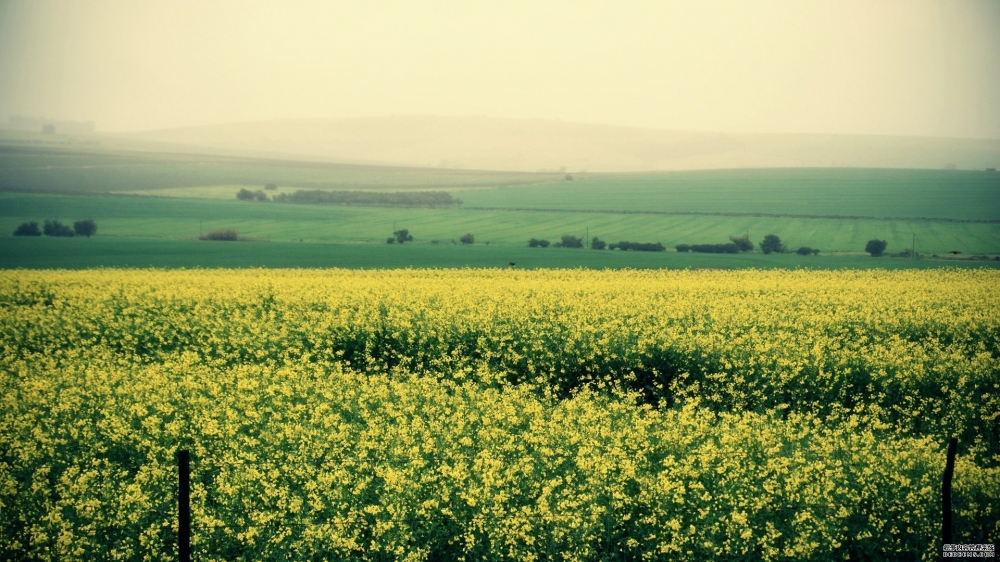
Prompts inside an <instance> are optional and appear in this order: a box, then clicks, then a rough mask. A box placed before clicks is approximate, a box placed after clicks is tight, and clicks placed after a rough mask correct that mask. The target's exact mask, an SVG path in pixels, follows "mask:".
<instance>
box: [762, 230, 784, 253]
mask: <svg viewBox="0 0 1000 562" xmlns="http://www.w3.org/2000/svg"><path fill="white" fill-rule="evenodd" d="M760 251H762V252H764V253H765V254H770V253H771V252H776V253H781V252H784V251H785V245H784V244H782V243H781V238H778V235H776V234H768V235H767V236H765V237H764V240H763V241H762V242H761V243H760Z"/></svg>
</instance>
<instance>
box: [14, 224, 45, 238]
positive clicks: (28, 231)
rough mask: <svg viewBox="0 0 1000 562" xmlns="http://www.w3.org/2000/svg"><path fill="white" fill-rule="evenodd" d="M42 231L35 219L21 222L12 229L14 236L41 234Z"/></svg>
mask: <svg viewBox="0 0 1000 562" xmlns="http://www.w3.org/2000/svg"><path fill="white" fill-rule="evenodd" d="M41 235H42V231H41V230H39V229H38V223H37V222H35V221H31V222H24V223H21V226H19V227H17V229H15V230H14V236H41Z"/></svg>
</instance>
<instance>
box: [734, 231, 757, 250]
mask: <svg viewBox="0 0 1000 562" xmlns="http://www.w3.org/2000/svg"><path fill="white" fill-rule="evenodd" d="M729 239H730V240H732V241H733V244H736V247H737V248H739V250H740V251H741V252H752V251H753V242H751V241H750V235H749V234H744V235H743V236H740V237H739V238H737V237H736V236H730V237H729Z"/></svg>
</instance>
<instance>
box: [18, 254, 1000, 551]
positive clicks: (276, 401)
mask: <svg viewBox="0 0 1000 562" xmlns="http://www.w3.org/2000/svg"><path fill="white" fill-rule="evenodd" d="M998 286H1000V274H998V273H997V272H993V271H989V270H973V271H969V270H934V271H900V272H886V271H838V272H813V271H754V270H749V271H739V272H719V271H684V272H665V271H652V272H637V271H586V270H572V271H515V270H394V271H347V270H241V271H232V270H229V271H226V270H193V271H184V270H178V271H150V270H91V271H81V272H68V271H16V272H4V273H2V274H0V352H2V357H0V389H2V390H0V558H3V559H16V560H68V559H81V560H82V559H109V560H140V559H143V560H161V559H162V560H171V559H174V558H175V557H176V540H177V528H176V518H177V514H176V485H177V482H176V478H177V477H176V470H177V467H176V462H175V457H174V454H175V452H176V450H178V449H180V448H185V449H189V450H190V451H191V455H192V502H193V509H194V513H193V521H194V523H193V525H194V532H193V548H194V551H195V553H196V555H197V557H198V559H200V560H235V559H243V560H262V559H310V560H311V559H358V560H386V559H393V560H395V559H400V560H428V559H430V560H436V559H476V560H506V559H511V560H601V559H607V560H619V559H634V560H640V559H642V560H662V559H678V560H685V559H687V560H701V559H734V560H743V559H761V560H784V559H793V558H794V559H815V560H829V559H833V558H839V559H843V558H847V559H889V558H893V559H900V558H907V559H909V558H924V559H930V558H936V557H937V556H939V553H940V542H939V541H940V532H939V526H940V509H941V505H940V482H941V472H942V470H943V464H944V455H943V452H944V446H945V441H946V439H947V438H948V437H951V436H957V437H959V439H960V444H961V446H960V456H959V461H958V465H957V467H956V471H955V474H956V476H955V480H954V486H955V491H954V495H955V500H954V501H955V520H956V526H955V529H956V540H963V541H964V542H989V541H993V542H995V541H996V540H997V539H998V537H1000V523H998V521H1000V445H998V444H1000V354H998V337H1000V312H998V311H1000V295H998V294H997V291H996V289H995V288H996V287H998Z"/></svg>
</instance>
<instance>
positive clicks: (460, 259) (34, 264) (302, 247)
mask: <svg viewBox="0 0 1000 562" xmlns="http://www.w3.org/2000/svg"><path fill="white" fill-rule="evenodd" d="M510 262H514V264H515V266H514V267H517V268H523V269H536V268H578V267H583V268H592V269H604V268H607V269H625V268H630V269H653V268H667V269H684V268H692V269H696V268H716V269H742V268H751V267H752V268H758V269H773V268H782V269H794V268H810V269H843V268H849V269H866V268H881V269H908V268H928V267H942V266H955V267H991V268H994V267H1000V261H995V260H988V261H971V260H970V261H954V260H937V259H919V260H911V259H898V258H889V257H882V258H872V257H869V256H867V255H834V256H824V255H820V256H799V255H796V254H782V255H775V254H772V255H769V256H765V255H763V254H760V253H755V254H737V255H720V254H691V253H688V254H678V253H676V252H611V251H607V250H605V251H600V250H587V249H582V250H571V249H562V248H526V247H504V246H493V245H491V246H488V247H487V246H475V247H469V246H461V245H458V246H452V245H447V246H440V245H439V246H433V245H429V244H425V245H420V244H413V245H410V244H407V245H405V246H400V245H391V246H390V245H388V244H306V243H298V242H206V241H199V240H165V239H148V238H112V237H106V236H105V237H101V236H95V237H94V238H89V239H87V238H48V237H41V238H9V237H8V238H2V239H0V268H2V269H17V268H25V269H50V268H59V269H83V268H94V267H160V268H178V267H210V268H215V267H220V268H233V267H240V268H247V267H316V268H324V267H340V268H350V269H383V268H385V269H389V268H406V267H417V268H438V267H441V268H450V267H459V268H460V267H476V268H484V267H485V268H491V267H493V268H504V267H510V265H509V264H510Z"/></svg>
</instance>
